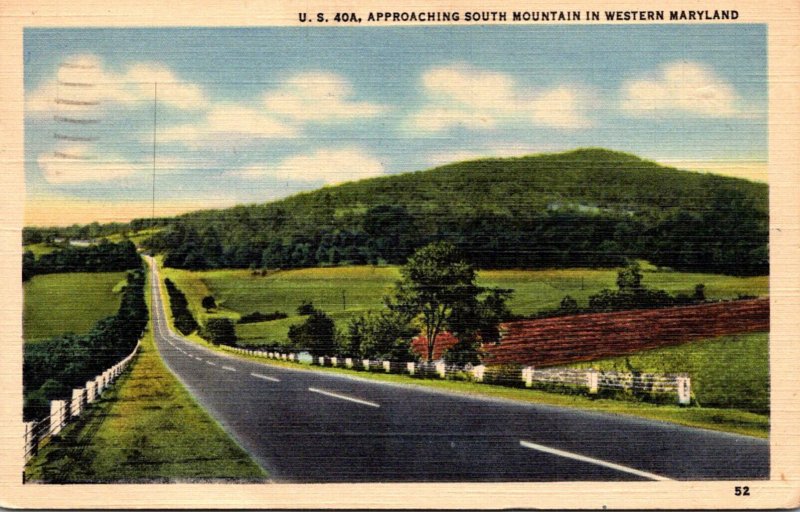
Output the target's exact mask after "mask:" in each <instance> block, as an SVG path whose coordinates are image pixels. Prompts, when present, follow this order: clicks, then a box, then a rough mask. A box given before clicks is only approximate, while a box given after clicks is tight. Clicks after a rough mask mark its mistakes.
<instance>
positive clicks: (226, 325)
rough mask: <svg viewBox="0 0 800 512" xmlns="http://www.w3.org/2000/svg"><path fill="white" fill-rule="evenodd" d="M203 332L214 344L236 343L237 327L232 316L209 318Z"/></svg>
mask: <svg viewBox="0 0 800 512" xmlns="http://www.w3.org/2000/svg"><path fill="white" fill-rule="evenodd" d="M202 334H203V337H204V338H205V339H207V340H208V341H210V342H211V343H213V344H214V345H236V329H235V328H234V325H233V321H232V320H231V319H230V318H209V319H208V321H207V322H206V326H205V328H204V329H203V332H202Z"/></svg>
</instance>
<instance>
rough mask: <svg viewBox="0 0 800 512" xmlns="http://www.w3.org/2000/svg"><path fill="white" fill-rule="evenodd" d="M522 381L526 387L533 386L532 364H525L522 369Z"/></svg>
mask: <svg viewBox="0 0 800 512" xmlns="http://www.w3.org/2000/svg"><path fill="white" fill-rule="evenodd" d="M522 381H523V382H524V383H525V387H526V388H531V387H533V366H526V367H525V368H523V369H522Z"/></svg>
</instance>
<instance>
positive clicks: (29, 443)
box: [24, 421, 37, 462]
mask: <svg viewBox="0 0 800 512" xmlns="http://www.w3.org/2000/svg"><path fill="white" fill-rule="evenodd" d="M35 425H36V422H35V421H26V422H25V436H24V441H25V462H28V460H30V458H31V457H32V456H33V443H35V442H37V441H36V439H34V437H33V427H34V426H35Z"/></svg>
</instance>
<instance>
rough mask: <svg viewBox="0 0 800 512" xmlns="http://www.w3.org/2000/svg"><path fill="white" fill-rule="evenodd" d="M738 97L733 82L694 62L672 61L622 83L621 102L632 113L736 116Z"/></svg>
mask: <svg viewBox="0 0 800 512" xmlns="http://www.w3.org/2000/svg"><path fill="white" fill-rule="evenodd" d="M740 101H741V100H740V98H739V96H738V94H737V93H736V91H735V90H734V88H733V86H731V85H730V84H728V83H726V82H725V81H724V80H722V79H721V78H720V77H718V76H716V75H715V74H714V71H713V70H712V69H710V68H708V67H705V66H703V65H702V64H699V63H696V62H673V63H669V64H665V65H664V66H662V67H661V68H660V69H659V70H658V73H656V74H655V75H654V76H652V77H650V78H647V79H642V80H631V81H628V82H626V83H625V84H623V86H622V99H621V106H622V109H623V111H625V112H626V113H628V114H629V115H632V116H652V115H659V116H664V115H666V116H669V115H686V114H689V115H692V116H695V117H737V116H739V115H741V110H740V108H739V104H740Z"/></svg>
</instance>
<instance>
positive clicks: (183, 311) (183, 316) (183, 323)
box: [164, 278, 199, 334]
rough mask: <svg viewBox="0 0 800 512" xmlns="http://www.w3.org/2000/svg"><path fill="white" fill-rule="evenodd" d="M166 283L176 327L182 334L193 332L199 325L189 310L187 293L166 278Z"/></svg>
mask: <svg viewBox="0 0 800 512" xmlns="http://www.w3.org/2000/svg"><path fill="white" fill-rule="evenodd" d="M164 284H165V285H167V294H169V305H170V308H171V309H172V318H173V321H174V323H175V328H176V329H178V330H179V331H180V332H181V334H191V333H193V332H194V331H196V330H197V328H198V327H199V326H198V325H197V321H196V320H195V319H194V316H192V312H191V311H189V301H187V300H186V295H184V294H183V292H182V291H180V290H179V289H178V287H177V286H175V283H173V282H172V281H170V280H169V278H167V279H164Z"/></svg>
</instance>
